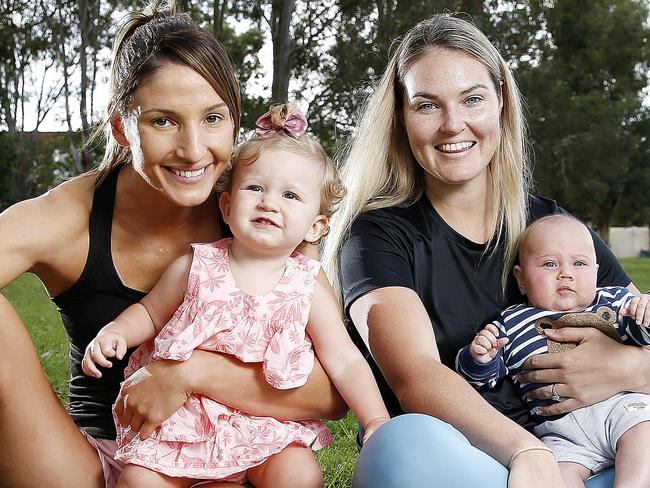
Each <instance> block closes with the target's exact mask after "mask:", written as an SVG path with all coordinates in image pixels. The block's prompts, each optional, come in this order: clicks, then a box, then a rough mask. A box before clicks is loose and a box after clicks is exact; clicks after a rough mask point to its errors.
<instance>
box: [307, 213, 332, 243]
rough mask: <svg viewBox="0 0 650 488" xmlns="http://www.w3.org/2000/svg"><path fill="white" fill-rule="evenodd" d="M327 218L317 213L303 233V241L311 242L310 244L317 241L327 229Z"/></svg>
mask: <svg viewBox="0 0 650 488" xmlns="http://www.w3.org/2000/svg"><path fill="white" fill-rule="evenodd" d="M327 223H328V219H327V217H325V216H324V215H317V216H316V218H315V219H314V221H313V222H312V224H311V227H310V228H309V230H308V231H307V234H305V239H304V240H305V241H307V242H311V243H312V244H313V243H315V242H318V240H319V239H320V238H321V237H323V236H324V235H325V234H327V232H328V231H329V227H328V226H327Z"/></svg>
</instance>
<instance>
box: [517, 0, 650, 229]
mask: <svg viewBox="0 0 650 488" xmlns="http://www.w3.org/2000/svg"><path fill="white" fill-rule="evenodd" d="M544 16H545V19H546V25H545V28H546V31H547V33H548V42H547V43H546V45H545V46H543V47H542V48H541V51H540V52H539V53H538V54H539V56H538V59H536V60H534V61H531V62H528V63H527V65H526V66H523V67H522V69H521V70H520V71H521V75H522V86H523V89H524V93H526V95H527V96H528V100H529V106H530V113H531V116H530V118H529V119H530V126H531V134H532V140H533V144H534V148H535V156H536V167H535V177H536V180H537V183H538V189H539V191H540V193H543V194H545V195H548V196H551V197H553V198H557V199H558V200H559V201H560V202H561V203H562V204H563V205H564V206H565V207H567V208H568V209H570V210H571V211H573V212H574V213H576V215H578V216H580V217H582V218H583V219H585V220H587V221H589V222H591V223H592V224H593V225H594V227H595V228H596V229H597V230H598V232H599V233H600V234H601V235H602V236H603V237H607V235H608V232H609V226H610V222H611V220H612V218H613V216H614V214H615V212H616V210H617V208H618V206H619V205H620V203H621V201H622V199H623V197H624V195H625V194H626V193H627V191H628V190H629V189H630V188H632V187H633V186H635V185H636V184H637V182H638V178H639V175H638V172H637V171H633V170H634V168H635V162H636V161H638V159H639V154H640V151H641V142H642V136H641V135H640V134H639V132H638V131H639V130H641V129H642V127H644V126H643V124H640V122H641V121H642V119H644V118H645V117H646V116H645V115H644V114H643V112H642V100H641V89H642V88H643V87H645V86H646V83H647V74H648V50H647V37H648V28H647V26H646V21H647V18H648V9H647V6H646V4H645V2H640V1H635V0H618V1H608V0H592V1H586V0H585V1H583V0H571V1H569V0H557V1H556V2H553V4H552V5H550V6H549V7H546V8H545V9H544ZM646 127H647V126H646ZM628 203H631V202H629V200H628Z"/></svg>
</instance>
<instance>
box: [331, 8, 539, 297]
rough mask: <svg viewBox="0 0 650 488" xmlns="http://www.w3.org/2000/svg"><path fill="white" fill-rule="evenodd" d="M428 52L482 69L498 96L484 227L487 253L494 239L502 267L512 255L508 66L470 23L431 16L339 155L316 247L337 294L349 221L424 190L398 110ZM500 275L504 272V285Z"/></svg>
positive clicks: (514, 105) (524, 205)
mask: <svg viewBox="0 0 650 488" xmlns="http://www.w3.org/2000/svg"><path fill="white" fill-rule="evenodd" d="M433 48H445V49H450V50H456V51H459V52H463V53H466V54H469V55H470V56H472V57H474V58H475V59H477V60H478V61H480V62H481V63H483V64H484V65H485V66H486V68H487V69H488V72H489V74H490V77H491V79H492V82H493V83H494V86H495V88H496V90H497V93H499V94H500V96H501V100H502V102H503V109H502V111H501V137H500V141H499V145H498V147H497V149H496V152H495V154H494V156H493V157H492V160H491V161H490V164H489V168H490V175H491V183H492V190H493V191H492V208H493V212H492V220H491V222H490V223H489V224H490V231H491V235H492V238H491V241H492V244H494V245H495V247H494V248H496V244H498V243H499V242H500V241H501V240H504V241H505V242H506V253H505V256H504V263H507V262H509V261H510V258H511V256H512V254H513V253H514V252H516V248H515V243H516V240H517V236H518V235H519V234H520V233H521V231H522V230H523V229H524V228H525V225H526V216H527V212H528V192H529V189H530V170H529V167H528V161H527V160H528V158H527V145H526V137H525V135H526V125H525V122H524V118H523V114H522V100H521V95H520V93H519V89H518V88H517V84H516V82H515V80H514V78H513V76H512V73H511V71H510V68H509V67H508V65H507V64H506V62H505V61H504V59H503V58H502V57H501V55H500V54H499V52H498V51H497V49H496V48H495V47H494V46H493V45H492V43H490V41H489V40H488V38H487V37H486V36H485V34H483V33H482V32H481V31H480V30H479V29H478V28H477V27H476V26H474V25H473V24H472V23H470V22H467V21H465V20H462V19H460V18H457V17H454V16H452V15H447V14H438V15H434V16H433V17H431V18H429V19H426V20H424V21H422V22H420V23H419V24H417V25H416V26H415V27H413V28H412V29H411V30H409V31H408V32H407V34H406V35H405V36H404V38H403V40H402V41H401V43H400V44H399V46H398V47H397V49H396V51H395V53H394V54H393V55H392V57H391V59H390V61H389V63H388V66H387V67H386V70H385V71H384V74H383V76H382V78H381V80H380V81H379V83H378V85H377V86H376V88H375V91H374V93H373V94H372V95H371V96H370V97H369V99H368V101H367V102H366V105H365V107H364V109H363V112H362V117H361V121H360V122H359V125H358V129H357V131H356V134H355V135H354V137H353V138H352V140H351V141H350V143H349V144H348V145H347V146H346V147H345V148H344V149H343V151H342V156H341V157H340V158H341V161H342V166H341V175H342V178H343V183H344V185H345V186H346V188H347V189H348V194H347V197H346V198H344V199H343V202H342V203H341V205H340V208H339V211H338V212H337V214H336V215H335V216H334V217H333V219H332V222H331V225H330V227H331V229H330V234H329V235H328V237H327V239H326V241H325V245H324V248H323V264H324V268H325V270H326V272H327V274H328V276H329V278H330V280H331V281H332V283H333V285H334V288H335V289H336V291H337V292H338V294H339V296H340V294H341V286H340V270H339V263H338V255H339V252H340V249H341V245H342V243H343V241H344V240H345V239H346V238H347V235H348V233H349V230H350V226H351V224H352V222H353V221H354V220H355V219H356V218H357V217H358V216H359V215H360V214H361V213H363V212H367V211H369V210H374V209H379V208H385V207H392V206H400V205H401V206H406V205H409V204H412V203H414V202H416V201H417V200H418V199H419V198H420V197H421V196H422V194H423V192H424V175H423V170H422V168H421V167H420V165H419V164H418V163H417V161H416V160H415V158H414V157H413V154H412V152H411V149H410V147H409V143H408V137H407V135H406V130H405V128H404V125H403V123H402V121H401V120H402V118H401V110H402V99H403V93H404V76H405V74H406V73H407V72H408V70H409V69H410V68H411V67H412V66H413V65H414V64H416V63H417V62H418V60H419V59H420V58H421V57H422V56H423V55H424V54H426V53H427V52H429V51H430V50H431V49H433ZM508 273H509V270H507V269H505V266H504V269H503V272H502V283H504V284H505V282H506V278H507V276H508ZM504 286H505V285H504Z"/></svg>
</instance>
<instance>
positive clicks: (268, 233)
mask: <svg viewBox="0 0 650 488" xmlns="http://www.w3.org/2000/svg"><path fill="white" fill-rule="evenodd" d="M322 174H323V170H322V166H321V164H320V162H318V161H313V160H310V159H305V157H304V156H302V155H298V154H294V153H292V152H289V151H285V150H281V149H269V150H265V151H262V153H261V154H260V156H259V157H258V158H257V160H256V161H254V162H253V163H251V164H242V165H240V166H238V167H237V168H236V169H235V173H234V175H233V180H232V184H231V187H232V188H231V190H230V191H229V192H224V193H223V194H222V196H221V199H220V204H221V211H222V213H223V218H224V220H225V221H226V223H227V224H228V225H230V229H231V230H232V233H233V235H234V236H235V238H236V240H237V241H238V243H240V244H243V245H245V246H246V247H247V248H249V249H255V250H256V251H259V252H264V253H273V252H276V251H277V252H278V253H285V252H287V251H293V250H294V249H295V248H296V246H297V245H298V244H300V243H301V242H302V241H303V240H306V241H308V242H315V241H316V240H318V238H319V237H320V236H321V235H322V234H323V231H324V229H325V226H326V225H327V219H326V218H325V216H323V215H320V212H319V210H320V187H321V184H322V180H323V177H322Z"/></svg>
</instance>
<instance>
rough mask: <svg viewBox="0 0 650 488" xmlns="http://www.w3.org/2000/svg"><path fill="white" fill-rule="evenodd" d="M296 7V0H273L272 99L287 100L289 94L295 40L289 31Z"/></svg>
mask: <svg viewBox="0 0 650 488" xmlns="http://www.w3.org/2000/svg"><path fill="white" fill-rule="evenodd" d="M295 9H296V4H295V1H294V0H273V7H272V14H271V36H272V39H273V85H272V88H271V99H272V100H273V101H274V102H286V101H287V98H288V95H289V80H290V78H291V72H290V68H289V57H290V56H291V52H292V51H293V49H294V41H293V39H292V38H291V34H290V32H289V26H290V25H291V16H292V14H293V12H294V10H295Z"/></svg>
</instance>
